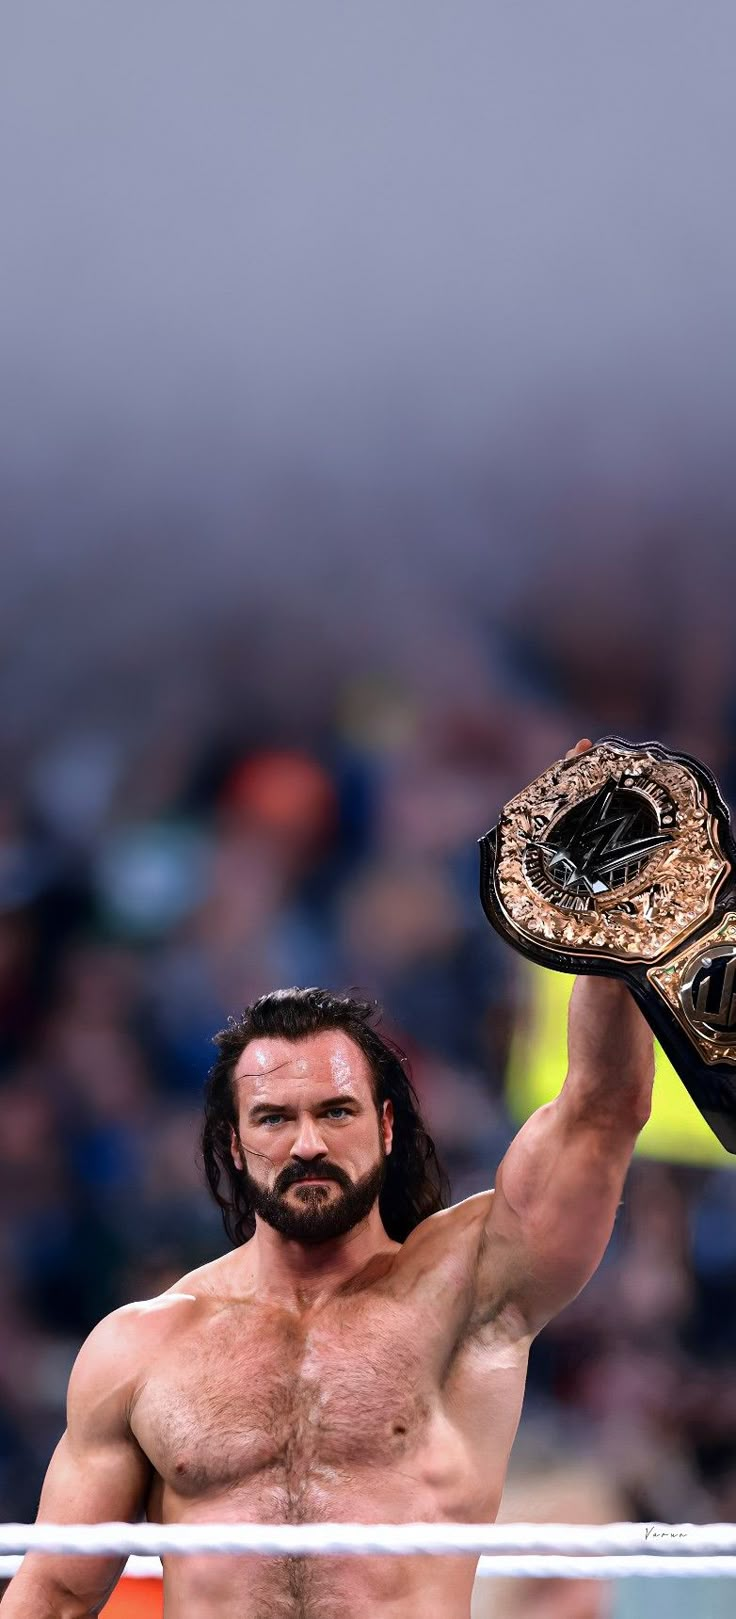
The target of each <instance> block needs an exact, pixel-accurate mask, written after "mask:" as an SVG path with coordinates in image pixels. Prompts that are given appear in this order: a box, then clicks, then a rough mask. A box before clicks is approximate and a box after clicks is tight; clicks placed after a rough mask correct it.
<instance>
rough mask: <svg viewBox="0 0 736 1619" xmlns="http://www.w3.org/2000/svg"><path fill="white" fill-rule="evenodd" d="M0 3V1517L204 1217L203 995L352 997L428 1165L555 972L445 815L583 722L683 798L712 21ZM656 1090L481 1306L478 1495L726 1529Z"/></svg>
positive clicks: (728, 578)
mask: <svg viewBox="0 0 736 1619" xmlns="http://www.w3.org/2000/svg"><path fill="white" fill-rule="evenodd" d="M0 31H1V32H2V36H3V48H2V50H0V87H1V94H0V106H1V107H2V119H3V126H4V139H3V142H2V148H1V150H0V167H1V170H2V173H1V180H2V188H3V198H4V204H3V207H4V226H3V237H4V241H3V289H4V290H3V297H2V300H1V301H0V345H1V348H2V375H3V388H2V398H1V400H0V425H1V427H2V431H1V433H0V513H1V518H2V534H3V554H4V558H5V567H4V570H3V573H4V578H3V591H2V599H1V600H0V632H1V633H2V646H3V653H2V663H1V665H0V690H1V692H2V701H1V703H0V740H1V741H2V754H3V772H2V794H1V797H0V907H1V909H0V1011H1V1014H2V1026H1V1033H0V1056H1V1058H2V1081H1V1084H2V1089H1V1091H0V1097H1V1102H2V1110H1V1113H0V1118H1V1120H2V1129H1V1130H0V1252H1V1253H2V1260H3V1264H2V1277H3V1281H2V1288H3V1308H2V1312H0V1346H1V1347H0V1517H4V1518H6V1519H17V1518H21V1519H24V1518H31V1517H32V1516H33V1515H34V1513H35V1508H36V1502H37V1495H38V1489H39V1484H40V1481H41V1478H42V1476H43V1472H44V1469H45V1466H46V1463H47V1461H48V1457H49V1455H50V1452H51V1450H52V1448H53V1446H54V1444H55V1442H56V1439H57V1437H58V1435H59V1432H60V1430H61V1427H62V1425H63V1404H64V1393H65V1387H66V1381H67V1377H68V1372H69V1368H70V1365H71V1362H72V1360H73V1357H74V1355H75V1352H76V1350H77V1348H78V1345H79V1342H80V1340H81V1339H82V1337H83V1336H84V1335H85V1334H86V1333H87V1332H88V1331H89V1329H90V1328H91V1326H92V1325H93V1324H94V1322H95V1321H96V1320H98V1319H99V1317H100V1316H101V1315H102V1314H104V1313H105V1312H106V1311H108V1310H110V1309H112V1308H114V1307H115V1306H116V1305H118V1304H119V1303H122V1302H124V1301H127V1300H129V1299H132V1298H136V1297H140V1296H149V1295H150V1294H152V1293H153V1292H155V1291H156V1290H158V1289H159V1288H160V1287H161V1286H165V1285H167V1284H168V1283H169V1281H171V1280H172V1279H173V1278H174V1277H175V1276H176V1275H177V1274H179V1273H181V1271H182V1270H184V1269H187V1268H189V1267H190V1266H191V1265H192V1264H194V1263H196V1262H198V1261H199V1260H202V1259H204V1258H206V1257H208V1256H210V1255H212V1254H213V1253H215V1252H217V1251H220V1250H221V1249H222V1246H223V1242H224V1238H223V1234H222V1231H221V1227H220V1226H219V1222H218V1219H217V1218H216V1216H215V1212H214V1210H213V1208H211V1207H210V1205H209V1202H208V1198H207V1195H206V1194H205V1192H204V1190H203V1183H202V1177H201V1173H200V1171H199V1168H198V1166H197V1163H196V1136H197V1127H198V1118H199V1108H200V1094H201V1087H202V1082H203V1077H204V1074H205V1072H206V1069H207V1067H208V1064H209V1062H210V1060H211V1050H210V1046H209V1041H210V1038H211V1035H212V1033H213V1032H214V1030H215V1029H217V1028H218V1027H219V1026H220V1025H221V1024H222V1022H223V1021H224V1020H225V1018H226V1016H227V1014H228V1013H229V1012H230V1011H231V1010H233V1009H236V1008H237V1007H239V1006H240V1005H241V1004H243V1003H244V1002H245V1001H247V1000H248V999H249V998H250V997H251V996H253V995H254V994H257V993H259V992H260V991H262V990H265V989H267V988H269V987H272V986H274V985H276V984H287V983H325V984H329V985H337V986H348V985H356V986H360V987H361V988H362V989H364V990H366V991H368V992H369V993H370V994H371V995H373V996H375V997H376V998H377V999H378V1000H379V1001H380V1002H381V1004H382V1005H383V1006H384V1008H385V1020H386V1027H387V1028H388V1029H389V1030H390V1031H391V1032H392V1033H393V1034H395V1035H396V1037H397V1038H398V1039H399V1040H401V1041H402V1042H404V1044H405V1045H406V1047H407V1049H408V1050H409V1052H410V1054H411V1058H412V1062H413V1068H414V1075H415V1079H416V1083H417V1087H418V1090H419V1092H420V1095H421V1098H422V1101H423V1104H424V1107H425V1110H426V1114H427V1117H428V1120H429V1122H430V1126H431V1128H432V1130H433V1132H434V1133H435V1135H436V1138H437V1141H438V1145H439V1147H440V1149H441V1152H442V1154H443V1156H444V1159H445V1162H446V1164H447V1167H448V1169H449V1171H450V1174H451V1179H452V1186H453V1196H454V1198H455V1199H460V1198H462V1197H465V1196H468V1195H469V1194H470V1193H472V1192H474V1191H477V1190H479V1189H481V1188H483V1187H485V1186H487V1185H488V1184H491V1183H492V1180H493V1174H494V1171H495V1167H496V1165H497V1163H498V1160H499V1158H500V1157H501V1155H502V1153H503V1151H504V1149H505V1147H506V1145H507V1143H508V1141H509V1139H510V1137H511V1135H512V1133H513V1131H514V1129H515V1128H516V1125H517V1123H518V1119H519V1118H520V1117H521V1116H523V1114H524V1112H525V1111H526V1110H527V1108H528V1107H529V1106H530V1105H533V1104H534V1103H535V1102H536V1100H540V1099H542V1097H543V1096H544V1095H547V1094H550V1091H554V1090H556V1089H557V1088H559V1085H560V1084H561V1082H562V1079H563V1077H564V1048H563V1047H562V1045H561V1034H562V1031H563V1029H564V1012H565V996H566V994H567V992H568V989H569V984H568V983H567V982H566V981H565V980H563V979H553V978H551V977H550V975H541V976H540V975H537V976H534V975H532V974H530V973H529V972H528V971H526V970H525V969H524V968H523V967H522V966H521V964H520V963H519V962H518V961H517V960H516V959H514V958H513V956H512V954H511V953H510V952H509V951H508V950H506V949H504V948H502V947H501V945H500V944H499V943H498V941H497V940H496V939H495V937H494V936H493V935H492V934H491V932H490V930H489V929H488V927H487V925H486V924H485V922H484V920H483V918H482V914H481V911H480V906H479V903H478V899H477V869H476V868H477V854H476V847H475V841H476V839H477V838H478V836H480V835H481V834H482V833H483V832H484V831H485V830H486V829H487V827H488V826H489V825H490V824H491V822H492V821H493V820H494V819H495V816H496V814H497V811H498V808H499V807H500V805H501V804H502V803H503V802H504V800H505V799H506V798H507V797H509V796H510V795H511V794H512V793H513V792H514V791H515V790H517V789H518V788H519V787H521V786H523V785H524V784H526V782H527V781H529V780H530V779H531V778H532V777H533V776H534V775H536V774H537V773H538V772H539V771H540V770H541V769H542V768H543V767H544V766H545V765H546V764H547V763H548V762H549V761H550V760H551V759H553V758H555V757H559V755H560V754H561V753H562V752H563V751H564V750H565V749H566V748H567V747H568V746H570V745H571V744H572V743H573V742H574V741H575V740H576V738H577V737H578V736H579V735H582V734H587V735H590V736H593V737H596V736H599V735H602V734H604V733H607V732H611V731H613V732H617V733H619V734H623V735H626V736H628V737H631V738H633V739H635V740H645V739H646V738H647V737H649V736H657V737H659V738H661V739H662V740H664V741H665V742H669V743H670V744H672V745H673V746H677V747H681V748H685V749H689V750H691V751H693V752H695V753H696V754H698V755H699V756H700V757H701V758H703V759H704V760H705V762H706V763H707V764H708V765H709V766H710V768H711V769H712V770H714V771H715V772H716V774H717V775H718V776H719V779H720V781H721V783H722V786H723V788H724V791H725V793H726V795H727V796H731V797H733V795H734V792H735V791H736V759H735V755H734V729H735V725H736V681H735V673H736V671H735V669H734V652H733V636H732V622H733V610H732V603H733V588H734V574H735V573H736V554H735V552H734V540H733V536H734V515H735V508H736V476H735V474H734V465H733V420H734V406H735V405H736V375H735V371H734V352H735V351H734V339H735V337H736V332H735V330H734V327H735V324H736V323H735V317H734V300H733V290H732V289H733V286H734V284H735V281H736V275H735V272H736V263H735V260H736V235H735V230H734V220H733V210H732V207H731V204H730V199H729V189H728V187H729V178H728V174H727V164H726V154H728V153H729V151H732V150H733V139H734V133H735V130H734V125H735V124H736V113H735V111H734V101H733V95H732V85H731V63H732V61H733V49H734V45H735V44H736V19H734V14H733V11H732V10H731V8H730V7H729V6H728V5H727V4H722V5H720V4H707V5H706V6H704V7H703V6H699V7H697V8H695V7H694V6H692V7H691V6H682V5H680V6H676V7H672V6H671V5H664V4H649V5H645V6H644V7H642V6H641V5H639V4H634V3H633V0H623V3H621V4H619V5H618V6H617V7H616V10H615V15H614V14H613V12H612V11H609V13H608V15H605V16H604V14H603V10H602V8H581V7H578V6H574V5H571V4H569V3H567V0H565V3H563V4H562V5H559V6H555V7H554V8H547V9H546V10H544V11H541V10H540V11H537V12H535V13H534V14H532V12H531V11H530V9H529V8H524V7H514V8H501V7H491V8H487V7H484V6H482V5H475V4H470V3H468V0H461V3H460V4H459V5H457V6H454V7H452V8H449V7H442V6H440V5H438V4H424V5H422V6H419V5H417V4H411V5H409V4H407V5H404V6H401V7H398V8H396V7H393V6H389V5H387V4H380V3H379V4H376V5H374V6H372V7H371V8H370V10H368V11H367V10H365V9H364V10H362V11H359V10H358V9H357V8H346V7H342V6H337V5H328V4H326V3H325V0H319V4H318V5H317V6H316V7H314V8H311V7H310V8H299V7H297V6H296V5H294V4H285V5H283V6H280V7H277V8H276V7H274V8H266V7H260V6H256V7H253V8H249V9H248V10H247V11H245V12H243V11H242V10H241V8H240V7H238V6H236V5H233V4H229V3H226V0H222V3H220V4H219V5H218V7H217V9H216V11H211V10H208V11H205V9H204V8H203V7H202V8H199V7H195V6H193V5H191V4H179V5H176V6H173V5H170V4H162V5H160V6H158V7H156V8H154V9H150V8H148V7H145V6H143V5H141V4H140V3H134V4H132V5H131V6H128V7H127V8H126V10H125V14H124V15H123V14H122V13H121V12H119V13H118V14H112V13H110V12H109V11H107V10H99V9H95V10H93V9H92V8H90V7H88V6H86V5H83V4H81V3H79V0H71V3H69V4H67V5H66V6H65V7H64V8H63V10H62V9H60V10H58V11H56V12H54V13H51V12H49V13H47V14H46V15H44V17H43V22H41V20H40V17H39V15H38V14H37V13H35V12H34V11H33V10H31V9H30V8H27V7H21V6H20V4H17V3H11V4H10V5H8V6H7V7H6V8H4V15H3V21H2V26H1V30H0ZM668 1087H669V1088H668ZM657 1110H658V1111H657V1118H656V1120H654V1121H653V1123H652V1126H651V1127H650V1128H649V1132H648V1135H647V1137H646V1139H645V1140H643V1142H642V1149H643V1150H642V1151H641V1152H640V1154H639V1155H638V1156H637V1160H636V1162H635V1164H634V1166H633V1168H632V1171H631V1173H630V1177H629V1180H628V1183H627V1191H626V1196H625V1199H624V1203H623V1207H622V1209H621V1211H620V1216H619V1220H618V1222H617V1227H616V1231H615V1233H614V1236H613V1239H612V1242H611V1245H610V1248H609V1251H608V1254H607V1255H606V1258H605V1260H604V1263H603V1265H602V1266H601V1269H600V1271H599V1273H598V1275H597V1276H596V1277H595V1279H594V1280H593V1281H592V1282H591V1283H590V1285H589V1286H588V1288H586V1289H585V1291H584V1293H583V1294H582V1295H581V1297H580V1299H579V1300H578V1301H577V1302H576V1303H575V1304H574V1305H573V1306H571V1307H570V1308H569V1309H568V1310H566V1311H564V1312H563V1313H562V1315H561V1316H560V1317H559V1318H558V1319H557V1320H556V1321H555V1322H554V1323H552V1325H551V1326H550V1327H548V1328H547V1329H546V1331H545V1332H544V1334H543V1335H542V1337H541V1338H540V1339H539V1340H538V1341H537V1343H536V1344H535V1346H534V1350H533V1354H532V1361H531V1370H530V1378H529V1388H528V1394H527V1402H526V1407H525V1414H524V1417H523V1422H522V1428H521V1431H520V1436H519V1441H518V1444H517V1450H516V1453H515V1458H514V1464H513V1469H512V1483H511V1485H510V1494H509V1501H510V1502H511V1503H512V1505H514V1506H516V1507H517V1510H516V1514H515V1515H516V1516H533V1515H534V1511H535V1503H536V1505H537V1506H538V1508H539V1511H540V1513H541V1514H542V1515H543V1516H544V1515H546V1516H548V1517H549V1516H552V1517H565V1518H568V1519H571V1518H573V1517H574V1516H575V1514H576V1513H577V1512H580V1513H581V1514H582V1515H584V1514H585V1513H586V1511H587V1512H591V1511H595V1510H596V1506H595V1503H596V1502H598V1508H597V1510H598V1511H599V1515H600V1521H605V1520H606V1519H609V1518H611V1517H616V1516H631V1517H633V1518H635V1519H656V1518H659V1519H665V1520H670V1521H676V1520H686V1519H694V1520H701V1521H706V1520H713V1519H735V1518H736V1450H735V1441H736V1397H735V1395H734V1380H733V1375H732V1371H733V1357H734V1349H735V1348H736V1302H735V1298H734V1283H735V1282H736V1178H735V1177H734V1174H733V1161H731V1160H729V1159H727V1158H726V1155H725V1154H720V1153H718V1152H711V1151H710V1150H709V1143H708V1142H705V1141H704V1137H703V1134H702V1132H700V1131H699V1130H698V1127H697V1120H695V1118H694V1115H693V1114H692V1113H688V1110H687V1106H685V1107H683V1103H682V1096H681V1093H680V1092H679V1091H678V1090H677V1087H676V1086H675V1085H674V1082H671V1081H668V1079H667V1077H666V1076H665V1075H664V1074H661V1075H660V1076H659V1078H658V1083H657ZM555 1481H557V1482H555ZM514 1491H516V1492H517V1493H516V1494H514V1493H513V1492H514ZM519 1502H520V1503H521V1508H520V1509H518V1503H519ZM510 1511H511V1507H509V1512H510ZM648 1595H649V1601H650V1607H649V1611H650V1612H654V1611H658V1610H655V1608H654V1607H653V1606H652V1605H651V1603H652V1602H653V1598H652V1596H651V1593H649V1594H648ZM547 1598H549V1592H547ZM690 1599H691V1601H692V1593H690ZM489 1600H490V1598H489ZM511 1600H512V1599H511V1597H510V1596H509V1595H508V1593H507V1595H506V1597H504V1598H502V1597H501V1595H498V1598H497V1607H496V1608H494V1613H495V1612H498V1613H499V1614H500V1613H501V1612H502V1611H503V1612H504V1613H505V1612H506V1611H508V1612H511V1611H512V1610H511V1606H509V1607H508V1610H507V1608H506V1607H503V1609H502V1606H501V1604H502V1602H507V1603H511ZM515 1600H522V1601H523V1602H524V1603H525V1606H523V1607H519V1608H518V1609H517V1608H514V1610H513V1611H514V1612H517V1611H518V1612H519V1613H521V1612H523V1613H524V1614H529V1615H530V1616H531V1615H536V1613H537V1607H536V1606H534V1604H535V1602H537V1601H538V1600H540V1598H539V1597H538V1596H537V1595H536V1594H535V1593H534V1592H529V1591H527V1592H526V1593H525V1594H523V1596H522V1597H521V1598H519V1599H515ZM589 1600H590V1602H593V1601H594V1600H595V1602H598V1601H600V1600H602V1598H600V1596H599V1595H598V1596H596V1597H595V1599H594V1598H593V1597H592V1596H590V1598H589ZM629 1600H631V1599H630V1597H629V1596H628V1595H626V1594H625V1593H624V1592H623V1591H622V1592H621V1593H619V1596H618V1598H617V1601H618V1602H619V1607H617V1609H616V1612H617V1614H618V1613H621V1614H623V1613H624V1611H627V1612H628V1611H629V1610H628V1609H625V1607H624V1603H625V1602H626V1601H629ZM657 1600H659V1596H658V1598H657ZM715 1600H716V1599H715V1596H713V1597H712V1598H711V1601H710V1606H709V1608H708V1610H707V1611H709V1612H710V1613H715V1612H716V1606H715ZM140 1601H142V1598H141V1599H140V1600H139V1608H138V1611H139V1612H142V1607H141V1606H140ZM673 1603H674V1598H672V1597H671V1595H669V1594H668V1599H667V1611H668V1612H669V1613H673V1612H674V1611H676V1610H675V1608H674V1605H673ZM489 1611H490V1610H489ZM539 1611H540V1612H541V1609H540V1610H539ZM550 1611H551V1610H550ZM562 1611H565V1612H567V1611H568V1610H566V1609H563V1610H562ZM594 1611H595V1612H598V1611H599V1609H598V1608H595V1609H594V1608H593V1607H591V1608H590V1612H591V1614H592V1613H593V1612H594ZM631 1611H632V1612H633V1608H632V1610H631ZM691 1611H692V1609H691ZM546 1613H547V1609H545V1614H546Z"/></svg>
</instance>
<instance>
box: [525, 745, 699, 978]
mask: <svg viewBox="0 0 736 1619" xmlns="http://www.w3.org/2000/svg"><path fill="white" fill-rule="evenodd" d="M608 784H613V785H614V789H615V796H616V798H617V800H618V804H619V806H620V805H621V803H622V802H625V803H626V804H628V805H632V806H636V805H638V806H639V807H640V808H639V811H638V812H636V813H638V818H639V823H640V831H641V826H642V825H643V822H644V821H646V819H647V816H648V818H649V823H650V824H649V828H648V830H649V832H650V833H651V835H649V836H646V835H643V836H639V837H638V838H634V837H631V838H630V839H629V841H628V842H627V832H626V827H625V825H624V823H626V822H627V821H629V820H631V821H633V818H634V811H632V813H631V814H629V813H628V812H627V813H626V814H623V813H622V812H621V810H620V809H619V813H618V815H617V816H614V815H613V813H611V814H610V815H609V816H608V819H602V820H601V822H600V825H599V832H600V837H599V839H598V841H599V844H600V856H601V859H600V867H601V870H603V871H605V881H601V882H598V883H596V882H591V881H590V880H589V879H588V878H587V877H585V878H583V877H582V876H581V875H580V873H579V872H577V871H576V869H575V863H574V861H572V862H571V861H570V860H569V859H568V856H567V854H566V835H564V828H563V832H562V833H560V827H561V823H562V822H563V821H564V822H565V825H566V826H567V825H568V824H571V823H572V820H574V817H573V816H572V813H571V812H573V811H576V807H577V806H585V805H586V804H591V809H590V810H587V811H586V810H583V811H581V813H583V814H586V815H587V816H588V819H589V817H590V814H591V813H595V811H596V803H595V802H593V801H596V795H598V798H599V801H600V802H601V803H603V802H604V801H605V791H604V790H605V789H606V787H607V785H608ZM568 818H569V820H568ZM615 828H618V831H616V830H615ZM573 836H578V837H579V832H577V833H574V834H573ZM594 836H595V822H594V823H593V832H591V829H590V826H588V827H587V829H586V831H585V838H586V840H587V844H588V846H589V845H590V842H591V837H594ZM617 849H618V850H623V853H620V852H619V853H617ZM588 866H590V862H588ZM728 871H729V864H728V861H727V860H726V858H725V856H724V854H723V852H722V850H721V848H720V845H719V842H718V829H717V823H716V820H715V817H714V816H713V815H712V814H711V813H710V810H709V808H708V804H707V802H706V799H705V794H704V792H703V789H702V788H701V786H700V784H699V783H698V781H697V779H696V777H695V776H694V775H693V774H692V773H691V772H690V771H689V770H688V769H687V767H686V766H685V765H683V764H679V763H677V762H676V761H675V760H673V759H660V758H655V757H654V756H653V755H652V754H649V753H647V752H646V750H645V749H641V750H635V751H631V752H629V751H628V750H626V751H624V750H623V749H617V748H615V747H612V746H609V745H607V744H599V745H598V746H596V747H595V748H592V749H591V750H590V753H587V754H579V755H578V756H577V757H576V758H574V759H571V760H569V761H566V762H562V763H560V764H556V765H553V766H552V767H551V768H550V769H549V770H546V771H545V772H544V774H543V775H542V776H539V777H538V779H537V781H535V782H532V785H531V786H530V787H527V788H526V789H525V791H524V792H523V793H520V794H519V796H518V797H517V798H514V799H512V800H511V802H510V803H509V804H508V805H507V806H506V809H505V811H504V814H503V816H502V818H501V821H500V823H499V828H498V860H497V868H496V894H497V898H498V902H499V904H500V907H501V909H502V911H503V913H504V916H505V917H506V920H507V922H508V924H509V926H510V928H511V929H512V930H513V931H514V932H516V933H517V934H518V935H519V937H520V938H522V939H525V940H527V941H529V942H530V943H534V942H538V943H540V944H542V945H549V946H551V947H552V948H553V949H554V948H556V949H557V950H559V951H561V952H563V953H564V954H565V955H569V956H573V957H574V956H575V954H580V955H586V956H588V957H590V956H591V955H595V954H596V953H597V952H598V951H600V952H601V953H602V954H603V953H604V954H605V955H606V956H607V957H609V958H610V959H613V960H618V961H629V962H634V961H642V962H644V961H658V960H659V959H660V958H661V957H662V956H663V955H666V954H667V953H668V952H669V951H670V950H671V949H672V948H673V946H675V945H676V944H677V943H678V941H679V940H680V939H682V938H683V937H685V936H686V935H687V934H689V933H692V931H693V928H696V927H698V926H700V924H702V923H703V922H704V921H705V920H706V919H707V918H708V917H709V916H710V915H712V912H713V906H714V902H715V899H716V896H717V894H718V891H719V888H720V887H721V885H722V883H723V880H724V878H725V877H726V876H727V874H728Z"/></svg>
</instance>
